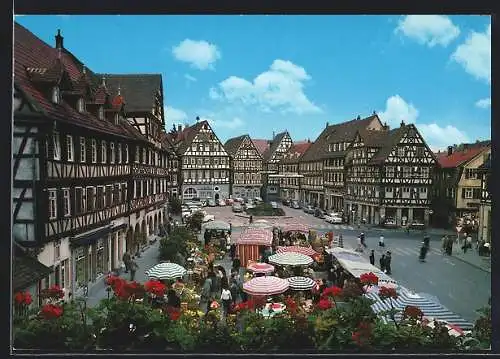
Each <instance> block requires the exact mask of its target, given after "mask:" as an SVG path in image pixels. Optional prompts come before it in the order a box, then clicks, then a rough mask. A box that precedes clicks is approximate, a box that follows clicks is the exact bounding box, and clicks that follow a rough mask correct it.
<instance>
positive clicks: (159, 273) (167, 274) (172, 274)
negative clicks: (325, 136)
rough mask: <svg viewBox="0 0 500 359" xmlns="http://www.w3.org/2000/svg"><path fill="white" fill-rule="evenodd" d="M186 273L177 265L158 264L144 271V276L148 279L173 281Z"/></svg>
mask: <svg viewBox="0 0 500 359" xmlns="http://www.w3.org/2000/svg"><path fill="white" fill-rule="evenodd" d="M186 273H187V271H186V268H184V267H182V266H180V265H178V264H177V263H171V262H166V263H160V264H157V265H155V266H154V267H153V268H151V269H149V270H147V271H146V275H147V276H148V277H150V278H157V279H175V278H181V277H183V276H184V275H185V274H186Z"/></svg>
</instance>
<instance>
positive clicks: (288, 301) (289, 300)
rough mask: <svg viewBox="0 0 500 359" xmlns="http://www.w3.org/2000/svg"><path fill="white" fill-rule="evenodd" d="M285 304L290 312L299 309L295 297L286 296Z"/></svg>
mask: <svg viewBox="0 0 500 359" xmlns="http://www.w3.org/2000/svg"><path fill="white" fill-rule="evenodd" d="M285 304H286V307H287V308H288V310H289V311H290V313H295V312H296V311H297V303H296V302H295V300H293V298H291V297H286V299H285Z"/></svg>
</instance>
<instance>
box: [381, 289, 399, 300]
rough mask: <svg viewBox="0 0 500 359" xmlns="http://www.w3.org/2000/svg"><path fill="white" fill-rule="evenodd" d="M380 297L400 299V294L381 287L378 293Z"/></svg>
mask: <svg viewBox="0 0 500 359" xmlns="http://www.w3.org/2000/svg"><path fill="white" fill-rule="evenodd" d="M378 296H379V297H380V298H382V299H387V298H394V299H398V293H397V292H396V289H394V288H388V287H380V289H379V291H378Z"/></svg>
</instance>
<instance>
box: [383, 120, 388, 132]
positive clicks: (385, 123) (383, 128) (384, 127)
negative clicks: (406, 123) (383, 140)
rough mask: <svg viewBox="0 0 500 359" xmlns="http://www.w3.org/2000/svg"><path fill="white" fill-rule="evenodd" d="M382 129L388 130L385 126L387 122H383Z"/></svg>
mask: <svg viewBox="0 0 500 359" xmlns="http://www.w3.org/2000/svg"><path fill="white" fill-rule="evenodd" d="M382 129H383V130H386V131H389V126H387V122H384V125H383V126H382Z"/></svg>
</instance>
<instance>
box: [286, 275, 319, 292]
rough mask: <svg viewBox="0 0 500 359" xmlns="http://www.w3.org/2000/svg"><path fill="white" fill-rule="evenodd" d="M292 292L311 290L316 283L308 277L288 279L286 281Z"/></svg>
mask: <svg viewBox="0 0 500 359" xmlns="http://www.w3.org/2000/svg"><path fill="white" fill-rule="evenodd" d="M286 280H287V281H288V283H289V284H290V288H291V289H293V290H311V289H312V288H313V287H314V286H315V285H316V281H315V280H314V279H312V278H308V277H290V278H287V279H286Z"/></svg>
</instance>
